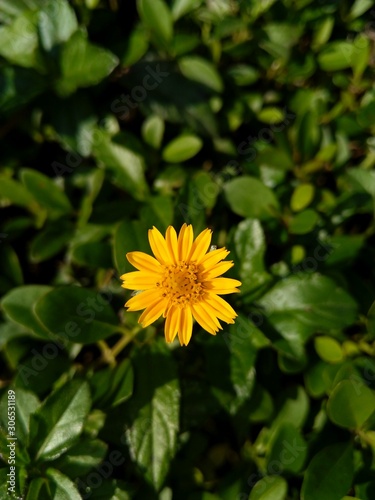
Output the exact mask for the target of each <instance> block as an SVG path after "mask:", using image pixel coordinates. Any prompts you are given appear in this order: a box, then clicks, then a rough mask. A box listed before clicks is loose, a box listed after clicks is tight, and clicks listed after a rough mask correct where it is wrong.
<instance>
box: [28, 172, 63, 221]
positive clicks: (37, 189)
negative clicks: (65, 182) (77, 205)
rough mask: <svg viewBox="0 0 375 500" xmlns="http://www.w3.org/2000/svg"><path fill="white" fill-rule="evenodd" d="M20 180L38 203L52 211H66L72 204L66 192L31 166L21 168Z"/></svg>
mask: <svg viewBox="0 0 375 500" xmlns="http://www.w3.org/2000/svg"><path fill="white" fill-rule="evenodd" d="M21 180H22V182H23V184H24V185H25V186H26V188H27V190H28V191H29V192H30V193H32V195H33V196H34V198H35V199H36V200H38V203H39V204H40V205H42V206H43V207H44V208H46V209H47V210H49V211H50V212H52V213H58V214H62V213H68V212H70V211H71V210H72V206H71V204H70V201H69V199H68V197H67V196H66V194H65V193H64V192H63V191H62V189H60V188H59V187H58V186H57V184H55V182H53V180H52V179H50V178H49V177H47V176H46V175H44V174H41V173H40V172H37V171H36V170H32V169H31V168H24V169H22V170H21Z"/></svg>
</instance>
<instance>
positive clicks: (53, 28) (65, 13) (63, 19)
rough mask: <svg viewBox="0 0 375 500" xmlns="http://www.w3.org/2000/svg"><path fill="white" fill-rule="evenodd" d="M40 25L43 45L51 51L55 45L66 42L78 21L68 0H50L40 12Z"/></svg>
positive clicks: (76, 26)
mask: <svg viewBox="0 0 375 500" xmlns="http://www.w3.org/2000/svg"><path fill="white" fill-rule="evenodd" d="M38 27H39V34H40V40H41V43H42V46H43V48H44V49H45V50H47V51H50V50H51V49H52V48H53V47H54V46H55V45H58V44H61V43H63V42H66V41H67V40H68V39H69V38H70V36H71V35H72V34H73V33H74V32H75V31H76V29H77V28H78V23H77V18H76V15H75V12H74V10H73V8H72V7H71V6H70V5H69V3H68V1H67V0H54V1H52V0H49V1H48V2H47V3H46V4H45V5H44V7H43V9H42V10H41V11H40V12H39V19H38Z"/></svg>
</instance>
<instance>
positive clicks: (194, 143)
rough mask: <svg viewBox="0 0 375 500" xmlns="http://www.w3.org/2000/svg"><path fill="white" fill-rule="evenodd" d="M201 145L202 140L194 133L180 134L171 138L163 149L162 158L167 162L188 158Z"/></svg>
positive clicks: (195, 152)
mask: <svg viewBox="0 0 375 500" xmlns="http://www.w3.org/2000/svg"><path fill="white" fill-rule="evenodd" d="M202 146H203V141H202V140H201V139H200V138H199V137H197V136H195V135H181V136H179V137H176V138H175V139H173V140H172V141H171V142H170V143H169V144H167V145H166V146H165V148H164V149H163V159H164V160H165V161H167V162H168V163H180V162H183V161H186V160H190V158H192V157H193V156H195V155H196V154H197V153H198V152H199V151H200V150H201V149H202Z"/></svg>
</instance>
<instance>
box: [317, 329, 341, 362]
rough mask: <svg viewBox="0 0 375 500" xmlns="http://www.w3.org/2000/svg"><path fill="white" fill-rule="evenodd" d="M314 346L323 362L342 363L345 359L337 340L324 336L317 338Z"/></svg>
mask: <svg viewBox="0 0 375 500" xmlns="http://www.w3.org/2000/svg"><path fill="white" fill-rule="evenodd" d="M314 344H315V350H316V352H317V353H318V355H319V357H320V358H321V359H323V361H327V363H340V362H341V361H342V360H343V359H344V356H343V352H342V349H341V345H340V343H339V342H338V341H337V340H336V339H334V338H332V337H326V336H324V335H322V336H319V337H316V338H315V340H314Z"/></svg>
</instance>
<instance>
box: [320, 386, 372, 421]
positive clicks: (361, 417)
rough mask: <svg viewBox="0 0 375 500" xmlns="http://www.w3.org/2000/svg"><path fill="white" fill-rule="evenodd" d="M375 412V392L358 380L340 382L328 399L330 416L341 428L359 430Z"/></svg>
mask: <svg viewBox="0 0 375 500" xmlns="http://www.w3.org/2000/svg"><path fill="white" fill-rule="evenodd" d="M374 411H375V392H374V391H372V390H371V389H369V388H368V387H367V386H366V385H365V384H364V383H363V384H362V383H360V382H359V381H358V380H357V379H355V380H354V379H353V380H342V381H341V382H339V383H338V384H337V385H336V386H335V388H334V389H333V391H332V393H331V394H330V397H329V399H328V404H327V413H328V416H329V418H330V419H331V420H332V422H334V423H335V424H337V425H340V426H341V427H347V428H349V429H359V428H360V427H362V425H363V424H364V423H365V422H366V420H367V419H368V418H369V417H370V415H371V414H372V413H373V412H374Z"/></svg>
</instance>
